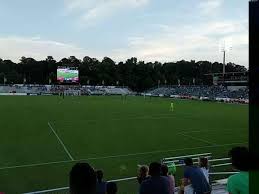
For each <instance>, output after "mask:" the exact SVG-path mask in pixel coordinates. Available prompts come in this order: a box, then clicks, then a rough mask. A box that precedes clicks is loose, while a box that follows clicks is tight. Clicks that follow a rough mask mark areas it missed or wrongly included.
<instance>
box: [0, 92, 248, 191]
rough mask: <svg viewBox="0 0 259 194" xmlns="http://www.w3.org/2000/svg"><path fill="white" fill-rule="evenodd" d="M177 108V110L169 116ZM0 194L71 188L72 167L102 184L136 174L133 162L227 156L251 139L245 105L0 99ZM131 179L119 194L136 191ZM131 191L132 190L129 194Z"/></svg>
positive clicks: (98, 98) (111, 98) (99, 98)
mask: <svg viewBox="0 0 259 194" xmlns="http://www.w3.org/2000/svg"><path fill="white" fill-rule="evenodd" d="M171 101H173V102H174V107H175V111H174V112H170V103H171ZM0 107H1V108H0V110H1V113H0V118H1V123H0V128H1V134H2V139H1V147H0V158H1V159H0V191H2V192H6V193H22V192H30V191H36V190H45V189H53V188H57V187H65V186H67V185H68V172H69V170H70V169H71V167H72V165H73V164H74V163H75V162H79V161H88V162H89V163H90V164H92V165H93V166H94V167H95V168H101V169H103V170H104V174H105V177H106V178H107V179H116V178H124V177H130V176H135V175H136V172H137V165H138V164H148V163H150V162H151V161H155V160H160V159H161V158H163V157H170V156H177V155H186V154H192V153H202V152H212V153H213V156H215V157H225V156H227V151H228V150H229V149H230V148H231V147H233V146H234V145H246V144H247V141H248V106H246V105H236V104H222V103H214V102H200V101H187V100H172V99H165V98H152V99H151V100H149V99H145V100H144V99H143V97H131V96H129V97H127V99H126V101H125V102H123V101H122V100H121V97H120V96H82V97H66V98H65V99H64V100H62V99H61V98H59V97H57V96H19V97H15V96H8V97H7V96H0ZM135 182H136V181H134V180H133V182H131V183H130V184H129V183H121V184H119V189H120V190H119V192H120V191H121V192H120V193H122V192H123V194H127V193H133V192H134V193H136V189H137V184H136V183H135ZM126 191H129V192H126Z"/></svg>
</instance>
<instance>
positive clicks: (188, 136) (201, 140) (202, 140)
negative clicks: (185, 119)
mask: <svg viewBox="0 0 259 194" xmlns="http://www.w3.org/2000/svg"><path fill="white" fill-rule="evenodd" d="M179 134H180V135H182V136H184V137H187V138H190V139H193V140H196V141H200V142H203V143H207V144H209V145H217V144H214V143H212V142H210V141H207V140H205V139H201V138H198V137H193V136H190V135H186V134H184V133H179Z"/></svg>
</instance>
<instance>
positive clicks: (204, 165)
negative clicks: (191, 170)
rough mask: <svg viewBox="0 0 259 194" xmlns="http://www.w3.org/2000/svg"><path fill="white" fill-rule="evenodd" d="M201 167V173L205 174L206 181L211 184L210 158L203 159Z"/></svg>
mask: <svg viewBox="0 0 259 194" xmlns="http://www.w3.org/2000/svg"><path fill="white" fill-rule="evenodd" d="M199 165H200V169H201V171H202V172H203V174H204V176H205V178H206V180H207V181H208V183H209V162H208V158H205V157H201V158H200V164H199Z"/></svg>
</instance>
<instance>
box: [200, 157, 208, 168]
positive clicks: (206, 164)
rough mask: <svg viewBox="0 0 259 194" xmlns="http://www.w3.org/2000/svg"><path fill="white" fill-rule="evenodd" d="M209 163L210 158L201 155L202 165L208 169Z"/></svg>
mask: <svg viewBox="0 0 259 194" xmlns="http://www.w3.org/2000/svg"><path fill="white" fill-rule="evenodd" d="M208 165H209V162H208V158H205V157H201V158H200V167H201V168H206V169H208Z"/></svg>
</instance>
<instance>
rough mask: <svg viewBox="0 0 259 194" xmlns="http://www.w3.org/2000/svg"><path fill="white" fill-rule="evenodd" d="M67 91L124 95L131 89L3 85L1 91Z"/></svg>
mask: <svg viewBox="0 0 259 194" xmlns="http://www.w3.org/2000/svg"><path fill="white" fill-rule="evenodd" d="M62 92H66V93H67V94H71V93H72V94H73V93H77V92H79V93H80V94H81V95H112V94H117V95H124V94H130V93H131V91H130V90H129V89H128V88H124V87H115V86H80V85H23V84H20V85H2V86H0V93H27V94H59V93H62Z"/></svg>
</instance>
